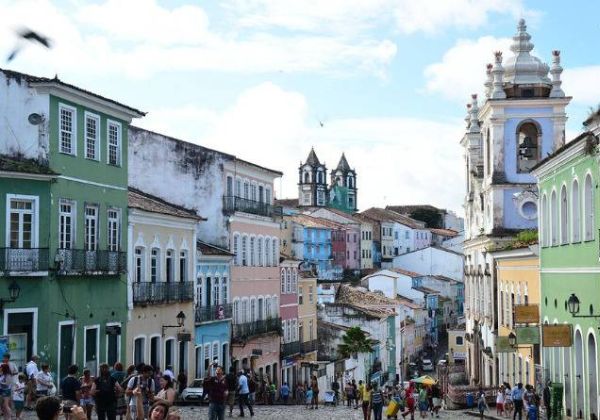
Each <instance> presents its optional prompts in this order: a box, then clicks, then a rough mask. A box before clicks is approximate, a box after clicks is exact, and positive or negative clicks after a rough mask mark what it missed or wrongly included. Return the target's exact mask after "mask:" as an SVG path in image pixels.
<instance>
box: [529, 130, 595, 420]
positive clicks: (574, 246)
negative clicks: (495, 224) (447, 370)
mask: <svg viewBox="0 0 600 420" xmlns="http://www.w3.org/2000/svg"><path fill="white" fill-rule="evenodd" d="M586 124H587V125H588V128H589V129H590V131H586V132H584V133H582V134H581V135H579V136H578V137H577V138H575V139H574V140H573V141H571V142H569V143H567V144H566V145H565V146H563V147H561V148H560V149H558V150H557V151H556V152H555V153H553V154H552V155H550V156H548V157H547V158H546V159H544V160H543V161H541V162H540V163H539V164H538V165H537V166H536V167H535V168H534V171H533V173H534V174H535V175H536V177H537V178H538V190H539V203H540V223H539V237H540V284H541V286H540V288H541V294H540V308H541V311H540V312H541V322H542V324H550V325H553V324H566V325H568V326H570V333H568V332H567V333H566V334H564V332H563V333H562V336H560V337H558V340H557V341H556V342H555V343H554V344H555V345H559V346H560V347H543V350H542V366H543V376H544V379H546V380H551V381H552V382H553V383H560V384H562V385H563V389H564V391H563V401H562V406H563V415H567V416H569V417H571V418H586V419H589V418H598V413H599V409H598V402H599V399H598V390H599V387H598V343H597V340H598V338H597V337H596V336H597V334H598V331H599V330H598V326H599V322H600V320H599V319H598V317H599V316H600V315H599V314H600V299H599V297H600V275H599V273H600V263H599V261H598V255H599V251H598V250H599V249H600V248H599V245H600V242H599V238H598V235H599V232H598V226H599V224H598V220H599V219H598V218H599V209H600V203H599V201H598V194H599V193H598V183H599V181H600V179H599V178H600V175H599V174H600V172H599V167H598V166H599V165H598V159H599V158H600V154H599V152H598V138H597V137H596V135H594V131H595V132H596V133H597V131H596V130H593V131H592V130H591V126H592V125H594V121H593V120H588V121H587V122H586ZM543 335H544V338H545V339H546V340H545V341H550V338H551V334H550V332H549V331H548V332H544V331H543ZM569 336H570V337H569ZM565 340H566V341H565ZM548 344H549V343H546V345H548ZM553 418H554V417H553ZM558 418H562V417H558Z"/></svg>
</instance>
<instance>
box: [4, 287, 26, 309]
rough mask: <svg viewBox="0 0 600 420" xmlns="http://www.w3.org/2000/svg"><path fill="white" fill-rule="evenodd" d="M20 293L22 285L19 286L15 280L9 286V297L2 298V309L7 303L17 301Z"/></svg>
mask: <svg viewBox="0 0 600 420" xmlns="http://www.w3.org/2000/svg"><path fill="white" fill-rule="evenodd" d="M20 294H21V286H19V285H18V284H17V282H16V281H13V282H12V283H11V284H10V286H8V296H9V297H8V299H4V298H0V311H3V310H4V304H5V303H12V302H14V301H16V300H17V299H18V298H19V295H20Z"/></svg>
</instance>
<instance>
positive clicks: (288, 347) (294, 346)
mask: <svg viewBox="0 0 600 420" xmlns="http://www.w3.org/2000/svg"><path fill="white" fill-rule="evenodd" d="M299 353H300V342H299V341H292V342H290V343H283V344H281V349H280V354H281V357H288V356H293V355H294V354H299Z"/></svg>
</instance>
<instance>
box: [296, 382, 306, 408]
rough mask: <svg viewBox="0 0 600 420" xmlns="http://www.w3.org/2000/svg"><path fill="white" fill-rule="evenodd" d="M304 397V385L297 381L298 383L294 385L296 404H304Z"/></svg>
mask: <svg viewBox="0 0 600 420" xmlns="http://www.w3.org/2000/svg"><path fill="white" fill-rule="evenodd" d="M304 398H305V395H304V385H302V382H300V381H298V385H296V404H298V405H301V404H304V402H305V401H304Z"/></svg>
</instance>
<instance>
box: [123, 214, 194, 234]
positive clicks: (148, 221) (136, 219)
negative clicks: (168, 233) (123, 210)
mask: <svg viewBox="0 0 600 420" xmlns="http://www.w3.org/2000/svg"><path fill="white" fill-rule="evenodd" d="M129 223H131V224H133V225H136V224H137V225H152V226H160V227H166V228H173V229H184V230H191V231H192V232H195V230H196V224H197V221H196V220H194V219H185V218H183V217H177V216H169V215H166V214H159V213H152V212H148V211H144V210H140V209H135V208H129Z"/></svg>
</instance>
